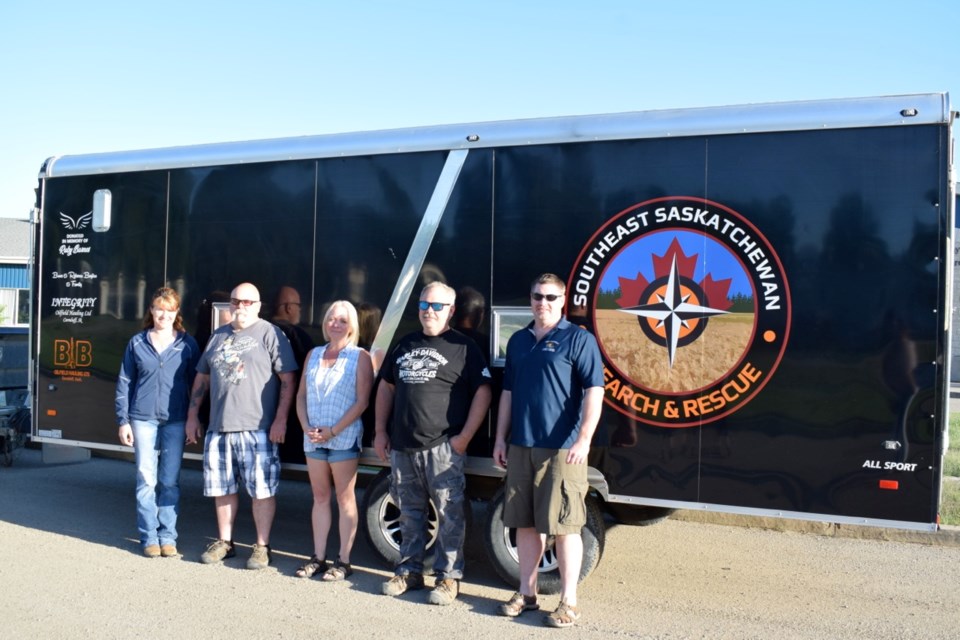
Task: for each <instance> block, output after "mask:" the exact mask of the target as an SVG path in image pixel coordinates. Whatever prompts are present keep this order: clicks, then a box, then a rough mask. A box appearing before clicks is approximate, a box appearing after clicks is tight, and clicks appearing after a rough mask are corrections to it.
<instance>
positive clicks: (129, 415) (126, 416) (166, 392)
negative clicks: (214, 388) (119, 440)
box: [116, 329, 200, 426]
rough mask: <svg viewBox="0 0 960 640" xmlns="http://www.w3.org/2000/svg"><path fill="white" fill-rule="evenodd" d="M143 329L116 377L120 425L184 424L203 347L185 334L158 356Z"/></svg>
mask: <svg viewBox="0 0 960 640" xmlns="http://www.w3.org/2000/svg"><path fill="white" fill-rule="evenodd" d="M148 331H149V329H144V330H143V331H141V332H140V333H138V334H137V335H135V336H133V338H131V339H130V342H129V343H128V344H127V349H126V351H124V353H123V362H122V363H121V364H120V375H119V376H118V377H117V396H116V411H117V425H118V426H122V425H125V424H130V420H131V419H134V420H158V421H160V422H183V421H184V420H186V418H187V405H188V403H189V400H190V387H191V386H192V385H193V378H194V376H195V375H196V372H197V360H199V359H200V348H199V347H198V346H197V341H196V340H194V339H193V338H192V337H191V336H189V335H188V334H186V333H183V332H178V333H177V337H176V339H175V340H174V341H173V344H171V345H170V346H169V347H167V348H166V349H164V350H163V353H157V350H156V349H155V348H154V347H153V344H151V342H150V340H149V339H148V338H147V332H148Z"/></svg>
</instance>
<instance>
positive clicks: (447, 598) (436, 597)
mask: <svg viewBox="0 0 960 640" xmlns="http://www.w3.org/2000/svg"><path fill="white" fill-rule="evenodd" d="M459 594H460V582H459V581H458V580H454V579H453V578H444V579H443V580H437V584H436V585H434V587H433V591H431V592H430V594H429V595H428V596H427V601H428V602H429V603H430V604H439V605H448V604H450V603H452V602H453V601H454V600H456V599H457V596H458V595H459Z"/></svg>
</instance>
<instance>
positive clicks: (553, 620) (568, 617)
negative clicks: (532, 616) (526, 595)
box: [543, 600, 580, 629]
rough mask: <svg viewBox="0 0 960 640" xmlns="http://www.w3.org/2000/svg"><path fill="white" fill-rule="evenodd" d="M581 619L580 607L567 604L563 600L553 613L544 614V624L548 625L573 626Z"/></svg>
mask: <svg viewBox="0 0 960 640" xmlns="http://www.w3.org/2000/svg"><path fill="white" fill-rule="evenodd" d="M579 619H580V608H579V607H577V606H574V605H572V604H567V603H566V602H564V601H563V600H561V601H560V606H558V607H557V609H556V611H554V612H553V613H551V614H548V615H545V616H543V624H545V625H547V626H548V627H559V628H561V629H562V628H564V627H572V626H573V625H574V624H576V622H577V620H579Z"/></svg>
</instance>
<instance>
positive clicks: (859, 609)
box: [0, 450, 960, 640]
mask: <svg viewBox="0 0 960 640" xmlns="http://www.w3.org/2000/svg"><path fill="white" fill-rule="evenodd" d="M17 455H18V457H17V459H16V460H15V462H14V466H13V467H11V468H0V541H2V548H3V553H2V556H0V557H2V561H0V594H2V596H3V598H2V601H3V603H4V606H3V611H2V612H0V638H27V637H43V638H98V639H101V638H104V639H106V638H172V639H177V640H186V639H193V638H205V639H216V638H230V639H235V638H251V639H253V638H283V639H288V638H290V639H292V638H451V637H452V638H469V639H470V640H477V639H482V638H496V639H497V640H508V639H511V638H530V637H557V636H562V635H564V634H566V635H568V636H569V637H577V638H597V639H599V638H604V639H608V638H670V639H679V638H737V639H743V638H758V639H760V638H762V639H768V638H783V639H789V638H858V639H860V638H944V639H946V638H951V639H952V638H956V637H958V635H960V549H958V548H947V547H931V546H924V545H918V544H906V543H900V542H881V541H873V540H856V539H844V538H829V537H823V536H817V535H810V534H797V533H781V532H772V531H765V530H757V529H744V528H740V527H723V526H718V525H710V524H697V523H690V522H679V521H667V522H665V523H663V524H661V525H657V526H655V527H649V528H631V527H623V526H620V527H614V528H612V529H611V530H610V531H609V532H608V535H607V544H606V552H605V554H604V557H603V560H602V561H601V563H600V566H599V567H598V568H597V570H596V572H595V573H594V574H593V575H592V576H591V577H590V578H589V579H588V580H587V581H586V582H585V583H584V584H583V585H581V592H580V596H581V601H582V605H583V607H584V618H583V620H582V624H581V625H580V626H579V627H578V628H577V629H576V630H574V631H565V630H553V629H546V628H542V627H541V626H540V620H539V616H537V615H535V614H526V616H525V617H523V618H521V619H518V620H508V619H505V618H500V617H497V616H496V615H494V609H495V607H496V604H497V603H498V602H499V601H500V600H502V599H505V598H506V597H508V596H509V595H510V593H511V592H512V589H511V588H509V587H508V586H506V585H504V584H503V583H501V582H500V580H499V579H498V578H497V577H496V576H495V575H494V574H493V572H492V570H491V569H490V568H489V567H488V566H487V565H486V562H485V559H484V555H483V551H482V549H481V548H480V545H479V544H478V542H476V541H475V540H471V541H470V542H469V543H468V559H467V562H468V565H467V572H468V581H467V582H465V583H464V585H463V595H462V596H461V598H460V599H459V600H458V601H457V602H456V603H455V604H454V605H452V606H450V607H436V606H433V605H429V604H426V592H425V591H424V592H415V593H411V594H407V595H406V596H403V597H400V598H397V599H391V598H387V597H385V596H382V595H379V590H380V583H381V581H383V580H384V579H385V578H387V577H388V576H389V571H388V569H387V568H385V567H382V566H381V565H379V564H378V563H377V562H376V561H375V560H374V559H373V555H372V553H371V552H370V551H369V550H368V549H367V547H366V545H365V543H364V542H363V541H362V540H361V541H359V542H358V545H357V549H356V554H355V556H354V558H353V559H354V566H355V567H356V569H357V572H356V573H355V574H354V576H353V577H352V578H351V580H350V581H349V582H345V583H339V584H325V583H322V582H320V581H304V580H298V579H296V578H292V577H289V576H290V574H292V572H293V571H294V569H295V568H296V567H297V566H298V564H299V563H300V562H301V561H302V560H303V559H304V558H305V557H306V554H307V551H308V550H309V548H310V533H309V524H308V523H309V500H310V498H309V491H308V488H307V486H306V485H305V484H303V483H296V482H285V483H284V485H283V486H282V495H281V496H280V498H279V512H278V516H277V522H276V525H275V527H274V532H275V533H274V538H273V541H272V542H273V548H274V565H273V567H271V568H270V569H267V570H264V571H260V572H254V571H247V570H245V569H244V568H243V566H244V563H245V561H246V557H247V555H248V550H247V549H246V548H243V549H240V552H239V553H238V557H237V558H235V559H232V560H228V561H227V563H226V565H224V566H205V565H201V564H200V563H199V562H198V557H199V555H200V553H201V552H202V550H203V548H204V547H205V546H206V544H207V542H208V541H209V540H210V539H211V536H213V535H214V533H215V526H214V513H213V508H212V504H211V502H210V501H209V500H208V499H205V498H203V497H202V496H201V492H202V490H201V477H200V473H199V472H197V471H194V470H185V471H184V474H183V489H184V501H183V505H182V513H181V519H180V524H181V526H180V529H181V540H180V548H181V551H182V552H183V557H182V558H178V559H155V560H149V559H146V558H142V557H140V555H139V554H138V549H137V545H136V540H135V533H136V531H135V517H134V507H133V467H132V465H131V464H129V463H127V462H123V461H118V460H105V459H94V460H93V461H91V462H86V463H80V464H72V465H44V464H42V463H41V462H40V455H39V453H38V452H36V451H31V450H21V451H18V452H17ZM475 509H476V511H477V514H476V518H477V520H478V521H479V518H482V517H483V513H482V506H481V505H475ZM238 524H239V530H238V535H237V541H238V543H246V544H248V543H249V542H251V531H252V525H251V523H250V516H249V511H248V510H246V509H245V510H244V511H243V512H242V515H241V517H240V519H239V522H238ZM333 548H334V547H333V546H331V549H333ZM331 555H332V554H331ZM545 601H546V604H547V605H548V606H550V607H553V606H554V605H555V604H556V600H555V597H547V598H545Z"/></svg>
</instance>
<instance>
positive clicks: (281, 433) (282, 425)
mask: <svg viewBox="0 0 960 640" xmlns="http://www.w3.org/2000/svg"><path fill="white" fill-rule="evenodd" d="M269 437H270V442H272V443H274V444H283V441H284V440H286V439H287V421H286V420H274V421H273V424H272V425H270V436H269Z"/></svg>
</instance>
